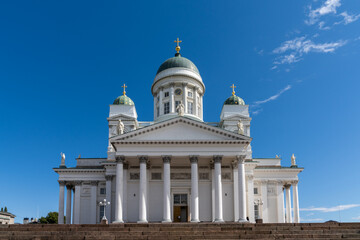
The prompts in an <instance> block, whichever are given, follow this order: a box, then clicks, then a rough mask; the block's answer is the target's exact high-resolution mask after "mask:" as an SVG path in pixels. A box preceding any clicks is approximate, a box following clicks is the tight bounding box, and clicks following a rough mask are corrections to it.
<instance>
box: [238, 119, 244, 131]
mask: <svg viewBox="0 0 360 240" xmlns="http://www.w3.org/2000/svg"><path fill="white" fill-rule="evenodd" d="M237 128H238V134H244V124H243V123H242V121H241V120H239V122H238V123H237Z"/></svg>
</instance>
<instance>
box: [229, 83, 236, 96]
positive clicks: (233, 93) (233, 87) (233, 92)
mask: <svg viewBox="0 0 360 240" xmlns="http://www.w3.org/2000/svg"><path fill="white" fill-rule="evenodd" d="M230 87H231V88H232V89H233V91H232V95H233V96H234V95H235V88H236V86H235V85H234V84H233V85H232V86H230Z"/></svg>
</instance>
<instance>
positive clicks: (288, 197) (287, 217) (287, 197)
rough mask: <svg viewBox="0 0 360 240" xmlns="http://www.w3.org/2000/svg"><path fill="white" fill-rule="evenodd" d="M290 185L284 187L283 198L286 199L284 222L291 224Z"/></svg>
mask: <svg viewBox="0 0 360 240" xmlns="http://www.w3.org/2000/svg"><path fill="white" fill-rule="evenodd" d="M290 187H291V185H290V184H286V185H285V192H286V194H285V197H286V222H287V223H292V216H291V195H290Z"/></svg>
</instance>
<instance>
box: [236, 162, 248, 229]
mask: <svg viewBox="0 0 360 240" xmlns="http://www.w3.org/2000/svg"><path fill="white" fill-rule="evenodd" d="M245 157H246V156H245V155H239V156H237V159H238V181H239V182H238V185H239V220H238V222H247V220H246V188H245Z"/></svg>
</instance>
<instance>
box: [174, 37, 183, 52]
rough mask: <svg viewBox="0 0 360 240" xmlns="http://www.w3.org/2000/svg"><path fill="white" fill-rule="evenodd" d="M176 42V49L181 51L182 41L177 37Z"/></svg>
mask: <svg viewBox="0 0 360 240" xmlns="http://www.w3.org/2000/svg"><path fill="white" fill-rule="evenodd" d="M174 42H175V43H176V47H175V50H176V52H177V53H179V52H180V45H179V43H181V42H182V41H181V40H179V38H177V39H176V40H175V41H174Z"/></svg>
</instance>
